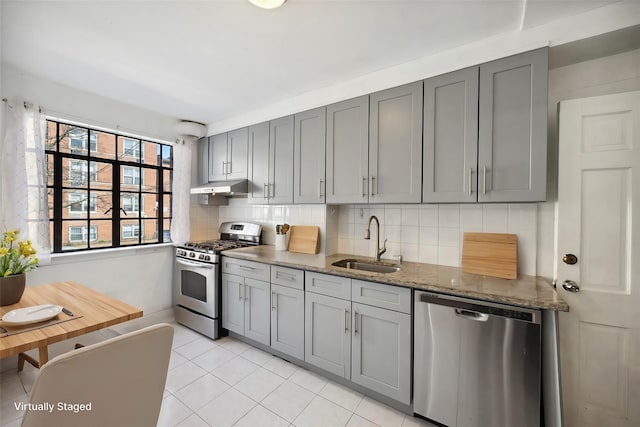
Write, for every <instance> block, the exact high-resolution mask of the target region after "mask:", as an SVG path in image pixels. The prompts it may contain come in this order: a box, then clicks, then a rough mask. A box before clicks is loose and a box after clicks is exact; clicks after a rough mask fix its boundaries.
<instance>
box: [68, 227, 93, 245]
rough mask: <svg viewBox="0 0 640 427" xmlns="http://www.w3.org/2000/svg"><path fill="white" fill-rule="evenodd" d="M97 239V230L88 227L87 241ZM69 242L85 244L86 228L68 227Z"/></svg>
mask: <svg viewBox="0 0 640 427" xmlns="http://www.w3.org/2000/svg"><path fill="white" fill-rule="evenodd" d="M97 239H98V228H97V227H89V240H91V241H94V240H97ZM69 241H70V242H86V241H87V227H69Z"/></svg>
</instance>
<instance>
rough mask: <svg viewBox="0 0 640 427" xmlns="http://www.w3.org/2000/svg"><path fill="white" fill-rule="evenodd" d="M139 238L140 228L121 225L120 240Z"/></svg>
mask: <svg viewBox="0 0 640 427" xmlns="http://www.w3.org/2000/svg"><path fill="white" fill-rule="evenodd" d="M139 236H140V226H139V225H135V224H134V225H131V224H123V225H122V238H123V239H135V238H138V237H139Z"/></svg>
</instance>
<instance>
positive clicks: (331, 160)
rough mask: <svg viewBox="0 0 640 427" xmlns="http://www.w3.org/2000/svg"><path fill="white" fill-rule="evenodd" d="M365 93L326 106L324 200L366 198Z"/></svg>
mask: <svg viewBox="0 0 640 427" xmlns="http://www.w3.org/2000/svg"><path fill="white" fill-rule="evenodd" d="M368 176H369V96H368V95H365V96H361V97H359V98H354V99H349V100H347V101H342V102H338V103H337V104H332V105H329V106H328V107H327V192H326V200H327V203H363V202H367V201H368V200H369V197H368V193H369V190H368V188H369V184H368V183H369V178H368Z"/></svg>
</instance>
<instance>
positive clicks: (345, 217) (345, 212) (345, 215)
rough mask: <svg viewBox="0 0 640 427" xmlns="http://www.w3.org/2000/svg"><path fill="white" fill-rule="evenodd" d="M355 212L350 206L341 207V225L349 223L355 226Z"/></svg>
mask: <svg viewBox="0 0 640 427" xmlns="http://www.w3.org/2000/svg"><path fill="white" fill-rule="evenodd" d="M354 212H355V209H353V208H352V207H351V206H350V205H342V206H340V207H339V214H338V221H339V222H340V223H349V224H353V222H354Z"/></svg>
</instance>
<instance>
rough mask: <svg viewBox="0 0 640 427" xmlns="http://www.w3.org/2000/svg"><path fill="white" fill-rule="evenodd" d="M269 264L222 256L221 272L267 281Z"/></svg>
mask: <svg viewBox="0 0 640 427" xmlns="http://www.w3.org/2000/svg"><path fill="white" fill-rule="evenodd" d="M269 267H270V266H269V264H262V263H260V262H253V261H245V260H241V259H235V258H228V257H222V272H223V273H228V274H236V275H238V276H243V277H249V278H251V279H256V280H262V281H263V282H269V278H270V274H269V270H270V269H269Z"/></svg>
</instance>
